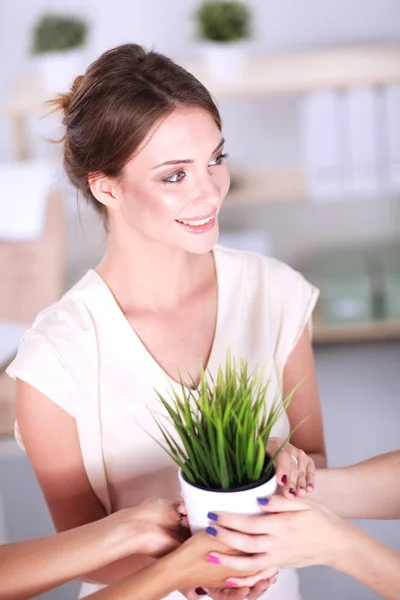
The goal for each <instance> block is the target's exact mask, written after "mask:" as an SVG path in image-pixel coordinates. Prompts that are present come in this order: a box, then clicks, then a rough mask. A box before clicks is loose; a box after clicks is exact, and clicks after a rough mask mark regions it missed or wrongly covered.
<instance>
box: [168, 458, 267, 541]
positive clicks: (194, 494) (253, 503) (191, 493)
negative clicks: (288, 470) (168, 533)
mask: <svg viewBox="0 0 400 600" xmlns="http://www.w3.org/2000/svg"><path fill="white" fill-rule="evenodd" d="M179 482H180V485H181V491H182V496H183V500H184V502H185V507H186V510H187V516H188V521H189V526H190V531H191V532H192V534H194V533H196V532H197V531H201V530H203V529H205V528H206V527H208V525H209V523H210V521H209V519H208V517H207V514H208V513H209V512H218V511H225V512H230V513H234V514H239V515H258V514H261V513H262V510H261V508H260V506H259V504H258V502H257V498H259V497H260V496H270V495H271V494H273V493H274V492H275V491H276V487H277V486H276V476H275V472H274V475H273V476H272V478H271V479H268V481H264V482H262V483H260V484H255V486H254V487H250V488H249V487H246V488H243V489H241V490H238V491H226V492H225V491H222V490H221V491H210V490H206V489H204V488H200V487H197V486H194V485H192V484H191V483H188V481H186V479H185V478H184V476H183V473H182V471H181V469H179Z"/></svg>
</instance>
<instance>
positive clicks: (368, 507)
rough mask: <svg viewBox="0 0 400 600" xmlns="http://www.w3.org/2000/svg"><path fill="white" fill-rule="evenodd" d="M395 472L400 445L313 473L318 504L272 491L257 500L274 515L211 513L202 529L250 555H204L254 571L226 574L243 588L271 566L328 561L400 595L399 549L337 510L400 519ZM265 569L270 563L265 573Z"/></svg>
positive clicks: (389, 594) (384, 592) (399, 482)
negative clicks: (242, 575) (244, 574)
mask: <svg viewBox="0 0 400 600" xmlns="http://www.w3.org/2000/svg"><path fill="white" fill-rule="evenodd" d="M399 475H400V451H395V452H389V453H387V454H383V455H381V456H377V457H375V458H372V459H369V460H366V461H364V462H362V463H359V464H357V465H352V466H350V467H344V468H339V469H326V470H323V471H317V476H316V481H317V493H316V496H315V497H316V498H318V499H319V500H322V501H323V502H324V505H322V504H319V503H318V502H316V501H315V500H314V499H313V500H309V499H307V500H304V499H298V498H293V499H291V500H288V499H286V498H283V497H281V496H273V497H272V498H259V503H260V506H261V507H262V508H263V509H264V510H265V511H266V512H267V513H274V514H267V515H264V516H260V517H258V516H256V517H243V516H239V515H229V514H224V513H218V514H217V513H210V514H209V517H210V519H211V523H212V525H211V526H210V527H209V528H208V534H209V535H210V536H211V537H212V538H213V539H217V540H218V541H219V542H222V543H224V544H227V545H229V546H230V547H232V548H235V549H236V550H239V551H241V552H244V553H249V556H233V555H226V554H221V553H214V552H212V553H210V554H209V555H208V556H207V559H206V560H207V561H209V562H212V563H213V564H219V565H221V566H222V567H223V568H224V569H228V570H229V569H232V570H238V571H240V570H245V571H253V572H254V573H257V574H256V575H255V576H251V577H246V578H231V583H232V584H236V585H244V586H252V585H254V584H255V583H256V582H257V581H258V580H259V578H262V577H264V576H265V575H266V573H267V572H268V573H269V572H270V568H271V566H276V567H279V568H280V567H293V566H295V567H307V566H310V565H328V566H331V567H333V568H335V569H337V570H339V571H342V572H344V573H346V574H347V575H350V576H351V577H353V578H354V579H357V580H358V581H360V582H361V583H364V584H365V585H366V586H368V587H370V588H371V589H373V590H374V591H375V592H377V593H378V594H380V595H381V596H383V597H385V598H388V599H389V600H396V599H398V598H399V596H400V554H398V553H397V552H395V551H394V550H392V549H390V548H388V547H387V546H384V545H383V544H382V543H381V542H378V541H377V540H374V539H373V538H371V537H370V536H369V535H367V534H366V533H364V532H363V531H361V530H360V529H358V528H357V527H355V526H354V525H352V524H351V523H348V522H346V521H344V520H342V519H341V518H340V516H342V517H346V518H357V519H368V518H370V519H400V502H399V497H400V476H399ZM328 507H329V508H328ZM331 509H332V510H331ZM332 511H335V513H336V514H335V513H334V512H332ZM275 513H277V514H275ZM339 515H340V516H339ZM264 568H265V569H268V571H267V572H265V573H263V569H264Z"/></svg>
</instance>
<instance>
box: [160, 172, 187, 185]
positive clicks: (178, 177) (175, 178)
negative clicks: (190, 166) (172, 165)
mask: <svg viewBox="0 0 400 600" xmlns="http://www.w3.org/2000/svg"><path fill="white" fill-rule="evenodd" d="M184 177H185V173H184V172H183V171H179V173H173V174H172V175H169V176H168V177H165V178H164V179H163V182H164V183H179V182H180V181H182V179H183V178H184Z"/></svg>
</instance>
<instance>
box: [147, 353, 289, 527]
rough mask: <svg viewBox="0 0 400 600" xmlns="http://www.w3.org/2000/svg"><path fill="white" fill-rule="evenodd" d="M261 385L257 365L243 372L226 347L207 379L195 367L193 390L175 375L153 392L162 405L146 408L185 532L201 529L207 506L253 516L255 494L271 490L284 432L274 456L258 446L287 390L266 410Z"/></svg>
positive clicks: (265, 437)
mask: <svg viewBox="0 0 400 600" xmlns="http://www.w3.org/2000/svg"><path fill="white" fill-rule="evenodd" d="M268 387H269V380H267V381H264V378H263V377H262V373H261V371H260V370H259V369H258V368H256V369H255V370H254V371H252V372H251V373H249V369H248V365H247V363H246V362H245V361H243V360H240V361H235V360H234V359H233V358H232V357H231V355H230V353H229V352H228V354H227V358H226V363H225V366H224V368H222V367H221V368H219V370H218V373H217V376H216V379H215V380H213V379H212V377H211V375H210V374H208V373H206V372H205V371H204V370H203V371H202V372H201V374H200V382H199V385H198V386H197V387H196V388H195V387H194V386H193V388H188V387H187V386H186V385H185V384H184V383H183V381H181V383H180V387H179V392H178V391H177V390H176V388H175V387H174V386H173V385H172V386H171V388H170V390H169V394H168V398H166V397H164V396H163V395H161V394H160V393H159V392H156V393H157V396H158V398H159V400H160V402H161V405H162V407H163V409H164V411H163V414H162V415H160V414H159V413H156V412H154V411H152V416H153V418H154V419H155V421H156V424H157V426H158V428H159V430H160V433H161V436H162V437H161V440H162V441H159V440H156V441H157V442H158V443H159V444H160V445H161V446H162V447H163V448H164V450H165V451H166V452H167V453H168V454H169V455H170V456H171V458H172V459H173V460H174V461H175V463H176V464H177V465H178V466H179V472H178V476H179V480H180V484H181V490H182V494H183V498H184V502H185V505H186V510H187V514H188V520H189V525H190V529H191V531H192V533H194V532H196V531H198V530H201V529H204V528H205V527H207V525H208V518H207V513H208V512H210V511H218V510H225V511H229V512H235V513H238V514H257V513H259V512H260V509H259V507H258V504H257V498H258V497H259V496H263V495H270V494H273V493H274V492H275V490H276V477H275V466H274V460H275V458H276V456H277V454H278V453H279V452H280V450H281V449H282V447H283V445H284V444H286V443H287V441H288V440H289V438H290V436H289V437H288V439H287V440H285V441H284V444H283V445H282V447H281V448H280V449H279V450H278V452H277V453H276V454H275V455H274V456H269V455H268V454H267V453H266V447H267V443H268V440H269V437H270V435H271V431H272V428H273V426H274V425H275V423H276V422H277V420H278V419H279V417H280V416H281V415H282V414H283V413H284V412H285V411H286V409H287V407H288V406H289V403H290V402H291V399H292V397H293V394H294V392H295V390H293V391H292V392H291V393H290V394H289V395H288V396H287V397H286V398H284V399H281V398H280V397H279V395H277V396H276V397H275V398H274V400H273V402H272V405H271V407H270V408H269V409H267V404H266V395H267V391H268ZM296 429H297V428H296ZM292 433H293V432H292Z"/></svg>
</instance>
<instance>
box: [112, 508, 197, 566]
mask: <svg viewBox="0 0 400 600" xmlns="http://www.w3.org/2000/svg"><path fill="white" fill-rule="evenodd" d="M178 505H179V503H178V502H171V501H170V500H164V499H161V498H148V499H147V500H145V501H144V502H142V504H139V505H138V506H135V507H134V508H126V509H123V510H120V511H118V512H116V513H114V514H112V515H110V516H109V517H107V518H106V519H105V521H106V522H107V524H108V525H109V526H111V527H112V528H113V530H114V531H115V528H116V527H117V528H119V532H120V535H121V536H122V537H123V540H124V553H123V556H128V555H129V554H147V555H149V556H153V557H155V558H159V557H161V556H164V555H165V554H168V553H169V552H172V551H173V550H175V549H176V548H178V547H179V546H180V545H181V544H182V542H184V541H185V540H186V539H187V538H188V537H189V535H190V533H189V530H188V529H187V528H185V527H182V526H181V516H180V514H179V513H178Z"/></svg>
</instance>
